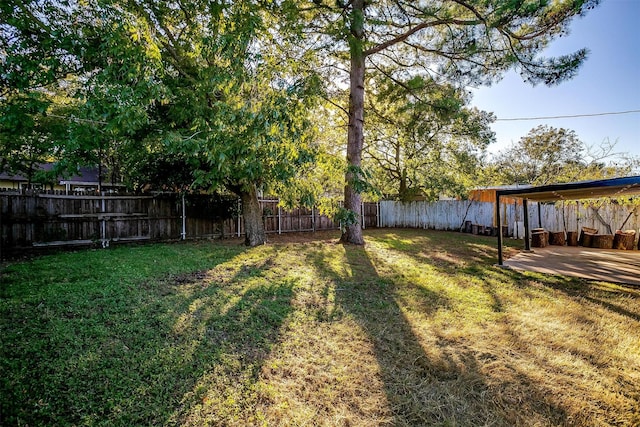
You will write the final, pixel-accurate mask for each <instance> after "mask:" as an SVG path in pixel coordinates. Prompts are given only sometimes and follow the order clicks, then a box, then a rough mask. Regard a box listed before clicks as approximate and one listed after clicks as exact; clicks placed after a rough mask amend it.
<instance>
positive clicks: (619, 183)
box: [495, 176, 640, 265]
mask: <svg viewBox="0 0 640 427" xmlns="http://www.w3.org/2000/svg"><path fill="white" fill-rule="evenodd" d="M634 195H640V176H628V177H624V178H612V179H602V180H595V181H580V182H570V183H565V184H552V185H542V186H538V187H528V188H527V187H525V188H518V189H513V190H498V191H496V206H495V212H496V222H497V224H498V230H499V232H498V265H503V259H502V258H503V257H502V244H503V242H502V239H503V236H502V232H501V230H502V228H501V220H500V198H501V197H502V196H509V197H517V198H521V199H523V208H524V236H525V238H524V248H525V250H530V249H531V246H530V241H529V215H528V207H527V202H528V201H529V200H533V201H536V202H549V201H559V200H581V199H596V198H599V197H619V196H634Z"/></svg>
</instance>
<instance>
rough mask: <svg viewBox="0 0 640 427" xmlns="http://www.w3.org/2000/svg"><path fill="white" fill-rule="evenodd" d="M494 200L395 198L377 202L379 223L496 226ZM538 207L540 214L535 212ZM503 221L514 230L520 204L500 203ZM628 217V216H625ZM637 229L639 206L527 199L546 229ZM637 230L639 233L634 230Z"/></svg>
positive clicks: (532, 220)
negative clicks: (470, 223)
mask: <svg viewBox="0 0 640 427" xmlns="http://www.w3.org/2000/svg"><path fill="white" fill-rule="evenodd" d="M494 206H495V205H494V203H491V202H476V201H465V200H463V201H459V200H443V201H438V202H423V201H419V202H410V203H402V202H396V201H382V202H380V218H379V221H380V226H381V227H409V228H430V229H435V230H459V229H461V227H462V226H463V225H464V222H465V221H471V222H472V223H473V224H478V225H482V226H485V227H487V226H491V227H493V226H496V225H497V224H495V211H494ZM538 207H539V208H540V211H539V212H540V215H538ZM500 209H501V211H500V217H501V220H502V224H503V225H508V230H509V235H511V236H512V235H513V234H514V224H515V223H516V222H522V221H523V220H524V210H523V207H522V205H520V204H503V205H502V206H501V207H500ZM627 218H628V220H627ZM625 220H627V222H626V224H625V225H624V229H627V230H636V231H638V230H640V209H637V210H636V211H633V209H632V208H629V207H626V206H621V205H617V204H613V203H611V204H605V205H603V206H602V207H600V208H599V209H596V208H593V207H585V206H584V205H583V203H582V202H574V201H570V202H565V203H564V204H563V203H536V202H529V224H530V225H531V228H536V227H544V228H546V229H547V230H549V231H579V230H580V229H581V228H582V227H591V228H595V229H596V230H598V233H600V234H611V233H612V232H615V230H617V229H619V228H621V227H622V225H623V224H624V222H625ZM637 234H640V233H637Z"/></svg>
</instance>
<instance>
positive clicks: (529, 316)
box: [0, 229, 640, 426]
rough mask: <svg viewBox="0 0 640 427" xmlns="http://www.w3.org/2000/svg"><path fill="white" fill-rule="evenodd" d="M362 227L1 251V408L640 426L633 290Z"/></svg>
mask: <svg viewBox="0 0 640 427" xmlns="http://www.w3.org/2000/svg"><path fill="white" fill-rule="evenodd" d="M365 235H366V241H367V244H366V246H365V247H364V248H361V247H351V246H346V247H345V246H342V245H339V244H336V243H335V242H336V240H337V237H338V235H337V234H336V233H330V234H320V233H319V234H315V235H306V236H301V235H298V236H296V237H294V236H285V237H277V236H276V237H273V242H272V243H270V244H268V245H265V246H262V247H258V248H253V249H246V248H244V247H241V246H240V245H238V242H235V241H233V242H228V241H227V242H196V243H185V244H171V245H165V244H158V245H147V246H132V247H117V248H112V249H109V250H96V251H86V252H75V253H61V254H57V255H50V256H43V257H41V258H37V259H33V260H30V261H24V262H16V263H12V264H10V265H7V266H4V267H3V268H2V273H1V276H0V340H1V346H0V425H7V426H13V425H20V426H27V425H28V426H40V425H56V426H64V425H82V426H85V425H86V426H138V425H157V426H163V425H185V426H202V425H212V426H232V425H237V426H246V425H268V426H288V425H291V426H302V425H306V426H316V425H318V426H320V425H322V426H347V425H348V426H382V425H385V426H482V425H492V426H514V425H515V426H555V425H577V426H582V425H585V426H605V425H612V426H637V425H640V289H638V288H633V287H627V286H620V285H614V284H609V283H602V282H589V281H585V280H581V279H571V278H564V277H551V276H542V275H537V274H529V273H527V274H523V273H518V272H514V271H510V270H505V269H499V268H496V267H494V263H495V262H496V252H497V250H496V247H495V246H496V245H495V239H493V238H485V237H479V236H471V235H464V234H458V233H447V232H434V231H425V230H392V229H380V230H367V231H366V233H365ZM312 238H313V239H314V240H312Z"/></svg>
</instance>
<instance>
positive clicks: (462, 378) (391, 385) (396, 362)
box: [311, 246, 561, 426]
mask: <svg viewBox="0 0 640 427" xmlns="http://www.w3.org/2000/svg"><path fill="white" fill-rule="evenodd" d="M345 249H346V250H345V257H344V262H345V269H344V272H341V271H335V270H334V271H332V270H328V269H327V268H326V265H325V262H324V261H323V259H322V257H321V256H316V257H315V258H314V259H312V260H311V262H313V263H314V264H315V265H316V266H317V270H318V271H319V272H323V273H324V274H326V275H327V276H328V277H327V278H328V279H329V280H330V281H331V282H333V283H336V284H340V288H339V290H337V291H336V305H337V306H339V307H340V308H339V310H341V311H343V312H344V313H345V314H346V315H351V316H353V318H354V319H355V321H356V322H357V323H358V324H359V325H360V326H361V328H362V329H363V330H364V332H365V333H366V335H367V336H368V338H369V340H370V342H371V344H372V348H373V353H374V354H375V358H376V360H377V363H378V365H379V368H380V371H379V372H380V376H381V378H380V379H381V383H382V384H383V385H384V392H385V395H386V397H387V402H388V407H389V411H390V413H391V414H390V418H391V419H392V421H391V424H392V425H398V426H403V425H405V426H416V425H511V424H512V422H511V421H509V420H507V419H505V418H502V415H501V414H502V413H503V412H502V410H501V408H499V407H498V406H496V405H495V404H494V403H493V402H492V401H491V396H490V393H489V392H488V391H489V385H488V384H487V383H486V381H485V379H486V378H485V377H484V376H483V374H482V373H481V372H480V363H482V357H484V356H483V355H479V354H476V353H475V352H474V351H472V350H471V349H469V348H466V347H465V346H460V345H459V343H453V342H450V341H449V340H447V339H446V338H445V337H444V335H442V334H440V333H439V331H438V330H433V329H429V330H416V329H415V328H416V327H418V328H419V327H421V326H419V325H418V326H415V325H414V324H413V323H412V322H411V321H410V320H409V319H408V318H407V315H406V314H405V312H404V311H403V308H401V305H400V304H401V303H400V301H402V298H401V297H400V296H399V295H398V287H397V283H395V282H394V279H392V278H387V277H384V276H381V275H380V274H379V273H378V269H377V268H376V266H375V262H374V261H373V260H372V259H371V258H370V256H369V254H368V253H367V250H366V249H364V248H360V247H355V246H347V247H346V248H345ZM345 273H346V274H345ZM407 285H408V286H411V284H407ZM423 290H424V292H421V293H419V295H420V296H419V298H420V299H426V300H431V301H428V302H426V303H425V304H426V305H427V306H428V307H429V310H426V312H425V315H427V316H430V315H432V314H434V313H435V312H437V310H439V309H445V310H446V309H449V305H448V301H447V297H446V296H445V295H440V294H438V293H436V292H433V291H430V290H428V289H424V288H423ZM402 304H404V303H402ZM420 335H422V337H420ZM424 335H429V337H428V339H425V337H424ZM552 410H553V412H554V413H556V414H558V413H561V411H560V410H558V409H557V408H553V409H552Z"/></svg>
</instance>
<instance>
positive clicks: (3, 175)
mask: <svg viewBox="0 0 640 427" xmlns="http://www.w3.org/2000/svg"><path fill="white" fill-rule="evenodd" d="M54 166H55V164H54V163H36V164H35V167H36V168H37V169H38V170H41V171H45V172H49V171H51V170H53V167H54ZM0 179H1V180H3V181H16V182H27V181H29V179H28V178H27V177H26V176H24V175H20V174H12V173H9V172H7V171H0Z"/></svg>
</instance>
